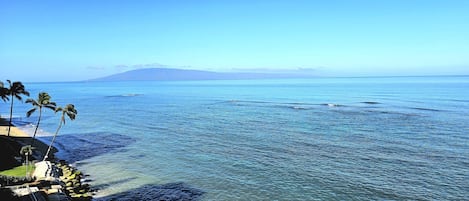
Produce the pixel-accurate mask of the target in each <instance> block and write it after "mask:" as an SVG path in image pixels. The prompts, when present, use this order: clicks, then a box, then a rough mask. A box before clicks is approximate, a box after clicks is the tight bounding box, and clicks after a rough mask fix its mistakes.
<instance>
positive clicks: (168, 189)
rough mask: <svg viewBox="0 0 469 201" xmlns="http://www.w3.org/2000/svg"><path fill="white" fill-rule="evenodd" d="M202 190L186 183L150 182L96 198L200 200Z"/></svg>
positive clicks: (100, 200)
mask: <svg viewBox="0 0 469 201" xmlns="http://www.w3.org/2000/svg"><path fill="white" fill-rule="evenodd" d="M203 194H205V192H203V191H202V190H199V189H196V188H193V187H190V186H189V185H187V184H185V183H169V184H162V185H157V184H148V185H144V186H142V187H140V188H137V189H132V190H129V191H125V192H122V193H117V194H114V195H109V196H106V197H101V198H96V199H95V200H97V201H113V200H119V201H133V200H149V201H153V200H158V201H159V200H161V201H182V200H187V201H198V200H201V199H202V196H203Z"/></svg>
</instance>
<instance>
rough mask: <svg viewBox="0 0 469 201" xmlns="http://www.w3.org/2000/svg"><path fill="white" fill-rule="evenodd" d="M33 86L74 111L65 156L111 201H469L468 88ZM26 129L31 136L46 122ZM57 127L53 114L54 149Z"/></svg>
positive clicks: (251, 83) (345, 81)
mask: <svg viewBox="0 0 469 201" xmlns="http://www.w3.org/2000/svg"><path fill="white" fill-rule="evenodd" d="M26 87H27V89H28V90H29V91H30V92H32V94H37V92H39V91H40V90H44V91H47V92H49V93H50V94H51V95H52V97H53V99H55V101H56V102H58V103H59V104H66V103H74V104H75V106H76V108H77V109H78V112H79V113H78V118H77V119H76V120H75V121H74V122H70V121H68V122H67V124H66V125H65V127H64V128H63V129H62V131H61V133H60V135H61V136H62V137H61V138H59V143H58V145H57V146H58V147H59V148H60V149H61V150H62V151H61V152H60V153H59V156H61V157H63V158H67V159H69V160H71V161H72V162H75V164H76V165H77V166H78V167H79V168H80V169H83V170H84V171H85V172H86V173H88V174H90V175H91V176H90V178H92V179H93V181H92V182H91V184H92V185H93V186H95V187H97V188H99V191H98V192H97V196H96V197H101V199H102V200H106V199H111V197H112V195H117V196H119V197H121V198H125V197H126V196H132V194H134V195H135V191H132V190H133V189H137V190H142V191H153V192H154V191H155V189H158V190H161V189H166V190H164V191H161V192H162V194H166V195H165V196H169V197H171V196H176V197H177V196H178V193H185V192H196V193H193V194H192V195H188V196H189V197H191V196H193V197H191V198H194V199H199V198H200V199H202V200H469V185H468V184H469V93H468V92H469V77H464V76H459V77H382V78H318V79H310V80H244V81H243V80H239V81H182V82H108V83H86V82H82V83H81V82H80V83H27V84H26ZM28 107H29V106H24V105H23V106H21V105H18V107H17V114H16V115H17V116H21V115H23V112H24V111H26V109H28ZM0 108H5V105H3V104H2V105H1V106H0ZM23 116H24V115H23ZM21 121H23V122H24V123H25V125H24V126H23V128H24V129H31V126H30V125H28V123H29V122H34V119H33V118H30V119H26V118H21ZM58 121H59V119H58V116H55V117H54V116H53V115H52V113H50V112H49V113H46V117H45V118H44V124H43V127H42V129H43V130H44V132H43V133H41V134H40V135H41V136H42V139H43V140H46V141H47V140H48V139H50V138H48V137H46V135H48V134H50V133H52V132H53V131H55V128H56V126H57V124H58ZM172 184H178V185H176V187H167V186H165V185H172ZM179 184H180V185H179ZM181 186H182V187H181ZM152 188H153V189H152ZM168 189H169V190H168ZM158 192H160V191H158ZM189 194H190V193H189Z"/></svg>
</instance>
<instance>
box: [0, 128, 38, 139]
mask: <svg viewBox="0 0 469 201" xmlns="http://www.w3.org/2000/svg"><path fill="white" fill-rule="evenodd" d="M10 129H11V130H10V136H12V137H31V136H29V135H28V134H27V133H26V132H24V131H22V130H20V129H19V128H17V127H15V126H12V127H11V128H10ZM0 135H4V136H7V135H8V126H0Z"/></svg>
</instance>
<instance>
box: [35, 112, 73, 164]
mask: <svg viewBox="0 0 469 201" xmlns="http://www.w3.org/2000/svg"><path fill="white" fill-rule="evenodd" d="M60 111H61V112H62V117H60V123H59V127H57V130H56V131H55V134H54V137H53V138H52V141H51V142H50V145H49V148H47V152H46V155H45V156H44V159H43V161H45V160H46V159H47V158H48V157H49V152H50V149H51V148H52V145H53V144H54V141H55V138H56V137H57V134H59V130H60V128H62V125H64V124H65V115H67V116H68V118H70V120H72V121H73V120H75V117H76V116H77V114H78V113H77V110H76V109H75V106H74V105H73V104H68V105H67V106H65V107H64V108H62V107H58V108H56V109H55V112H60Z"/></svg>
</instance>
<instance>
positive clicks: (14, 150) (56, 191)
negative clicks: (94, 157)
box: [0, 118, 92, 200]
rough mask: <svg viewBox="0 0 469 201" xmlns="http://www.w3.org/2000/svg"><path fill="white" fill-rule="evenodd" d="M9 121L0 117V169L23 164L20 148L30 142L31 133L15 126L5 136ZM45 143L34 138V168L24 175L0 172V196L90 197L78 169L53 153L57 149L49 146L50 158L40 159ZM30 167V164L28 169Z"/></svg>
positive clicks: (23, 198)
mask: <svg viewBox="0 0 469 201" xmlns="http://www.w3.org/2000/svg"><path fill="white" fill-rule="evenodd" d="M7 132H8V121H7V120H5V119H3V118H0V150H1V153H0V155H1V156H0V159H1V161H2V163H1V165H0V172H4V171H5V170H9V169H14V168H17V167H21V166H24V163H22V162H20V161H22V160H23V159H24V157H22V156H21V155H20V149H21V148H22V147H23V146H24V145H27V144H29V143H30V142H31V140H32V137H31V136H30V135H28V134H27V133H26V132H24V131H22V130H21V129H19V128H18V127H15V126H12V127H11V131H10V137H8V136H7ZM47 149H48V145H47V144H45V143H44V142H42V141H39V140H37V141H36V143H35V149H34V151H33V153H32V156H31V159H32V161H33V162H36V163H33V165H30V166H35V168H34V172H30V174H28V175H25V176H19V177H18V176H8V175H1V174H0V197H1V198H2V200H4V199H6V200H35V199H37V200H41V199H40V197H42V198H44V199H43V200H91V199H92V189H91V187H90V185H89V184H87V183H84V182H82V181H85V179H84V178H85V176H86V175H84V174H83V173H82V172H81V171H79V170H77V169H76V168H74V167H72V166H71V165H69V164H68V163H67V162H66V161H64V160H60V159H57V158H55V157H54V153H56V152H57V149H56V148H55V147H53V148H52V151H51V154H50V155H51V157H49V159H50V161H42V157H43V156H44V154H45V152H46V151H47ZM31 168H32V167H30V169H31Z"/></svg>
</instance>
